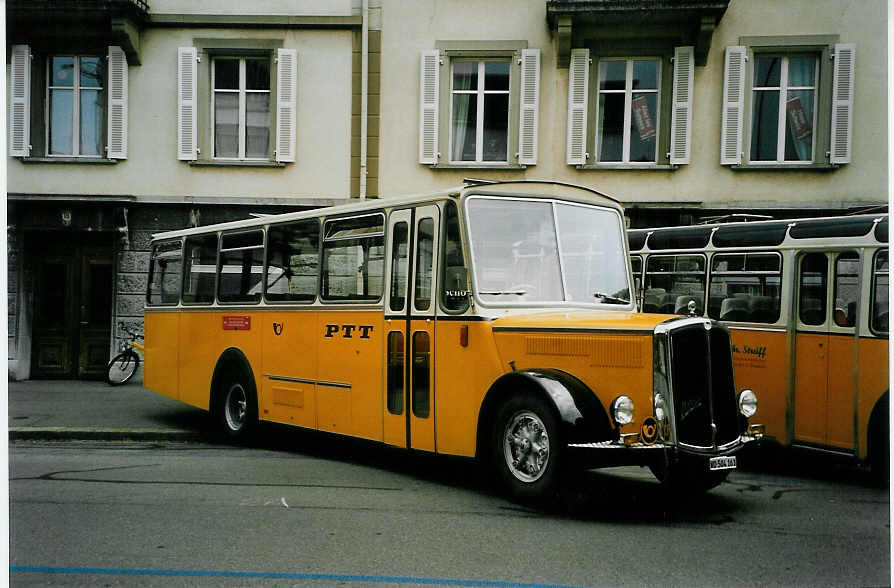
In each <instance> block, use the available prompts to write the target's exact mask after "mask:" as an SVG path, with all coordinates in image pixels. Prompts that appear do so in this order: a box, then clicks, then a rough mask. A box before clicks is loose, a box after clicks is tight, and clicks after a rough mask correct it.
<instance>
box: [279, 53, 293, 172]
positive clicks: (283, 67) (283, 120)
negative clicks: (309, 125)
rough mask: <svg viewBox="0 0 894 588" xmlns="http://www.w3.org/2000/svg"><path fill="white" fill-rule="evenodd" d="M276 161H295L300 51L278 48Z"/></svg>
mask: <svg viewBox="0 0 894 588" xmlns="http://www.w3.org/2000/svg"><path fill="white" fill-rule="evenodd" d="M276 60H277V65H276V161H281V162H290V161H295V142H296V129H297V125H298V121H297V114H298V52H297V51H296V50H295V49H277V50H276Z"/></svg>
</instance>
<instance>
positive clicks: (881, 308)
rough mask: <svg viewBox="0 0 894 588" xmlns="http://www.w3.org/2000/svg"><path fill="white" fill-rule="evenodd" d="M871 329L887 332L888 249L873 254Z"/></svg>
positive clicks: (882, 333)
mask: <svg viewBox="0 0 894 588" xmlns="http://www.w3.org/2000/svg"><path fill="white" fill-rule="evenodd" d="M870 326H871V327H872V331H873V332H874V333H877V334H879V335H887V334H888V250H887V249H883V250H881V251H879V252H878V253H877V254H876V255H875V263H873V272H872V318H871V322H870Z"/></svg>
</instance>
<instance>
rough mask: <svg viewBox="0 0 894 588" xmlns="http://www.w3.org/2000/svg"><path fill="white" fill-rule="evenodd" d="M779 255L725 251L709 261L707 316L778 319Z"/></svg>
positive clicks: (727, 319)
mask: <svg viewBox="0 0 894 588" xmlns="http://www.w3.org/2000/svg"><path fill="white" fill-rule="evenodd" d="M781 296H782V258H781V257H780V256H779V254H778V253H724V254H717V255H715V256H714V257H713V258H712V260H711V287H710V290H709V292H708V316H710V317H711V318H713V319H719V320H723V321H745V322H752V323H765V324H773V323H775V322H776V321H778V320H779V313H780V309H781Z"/></svg>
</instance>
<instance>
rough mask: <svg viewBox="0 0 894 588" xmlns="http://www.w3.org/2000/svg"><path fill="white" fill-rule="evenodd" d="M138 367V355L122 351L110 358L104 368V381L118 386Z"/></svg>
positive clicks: (128, 378) (129, 377) (130, 376)
mask: <svg viewBox="0 0 894 588" xmlns="http://www.w3.org/2000/svg"><path fill="white" fill-rule="evenodd" d="M138 367H140V357H139V356H138V355H137V354H136V353H133V352H131V351H122V352H121V353H119V354H118V355H116V356H115V357H113V358H112V361H110V362H109V365H108V367H107V368H106V382H108V383H109V385H111V386H119V385H121V384H124V383H125V382H127V381H128V380H130V379H131V378H132V377H133V375H134V374H135V373H136V371H137V368H138Z"/></svg>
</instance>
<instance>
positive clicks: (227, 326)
mask: <svg viewBox="0 0 894 588" xmlns="http://www.w3.org/2000/svg"><path fill="white" fill-rule="evenodd" d="M223 329H224V331H250V330H251V317H250V316H228V315H224V316H223Z"/></svg>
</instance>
